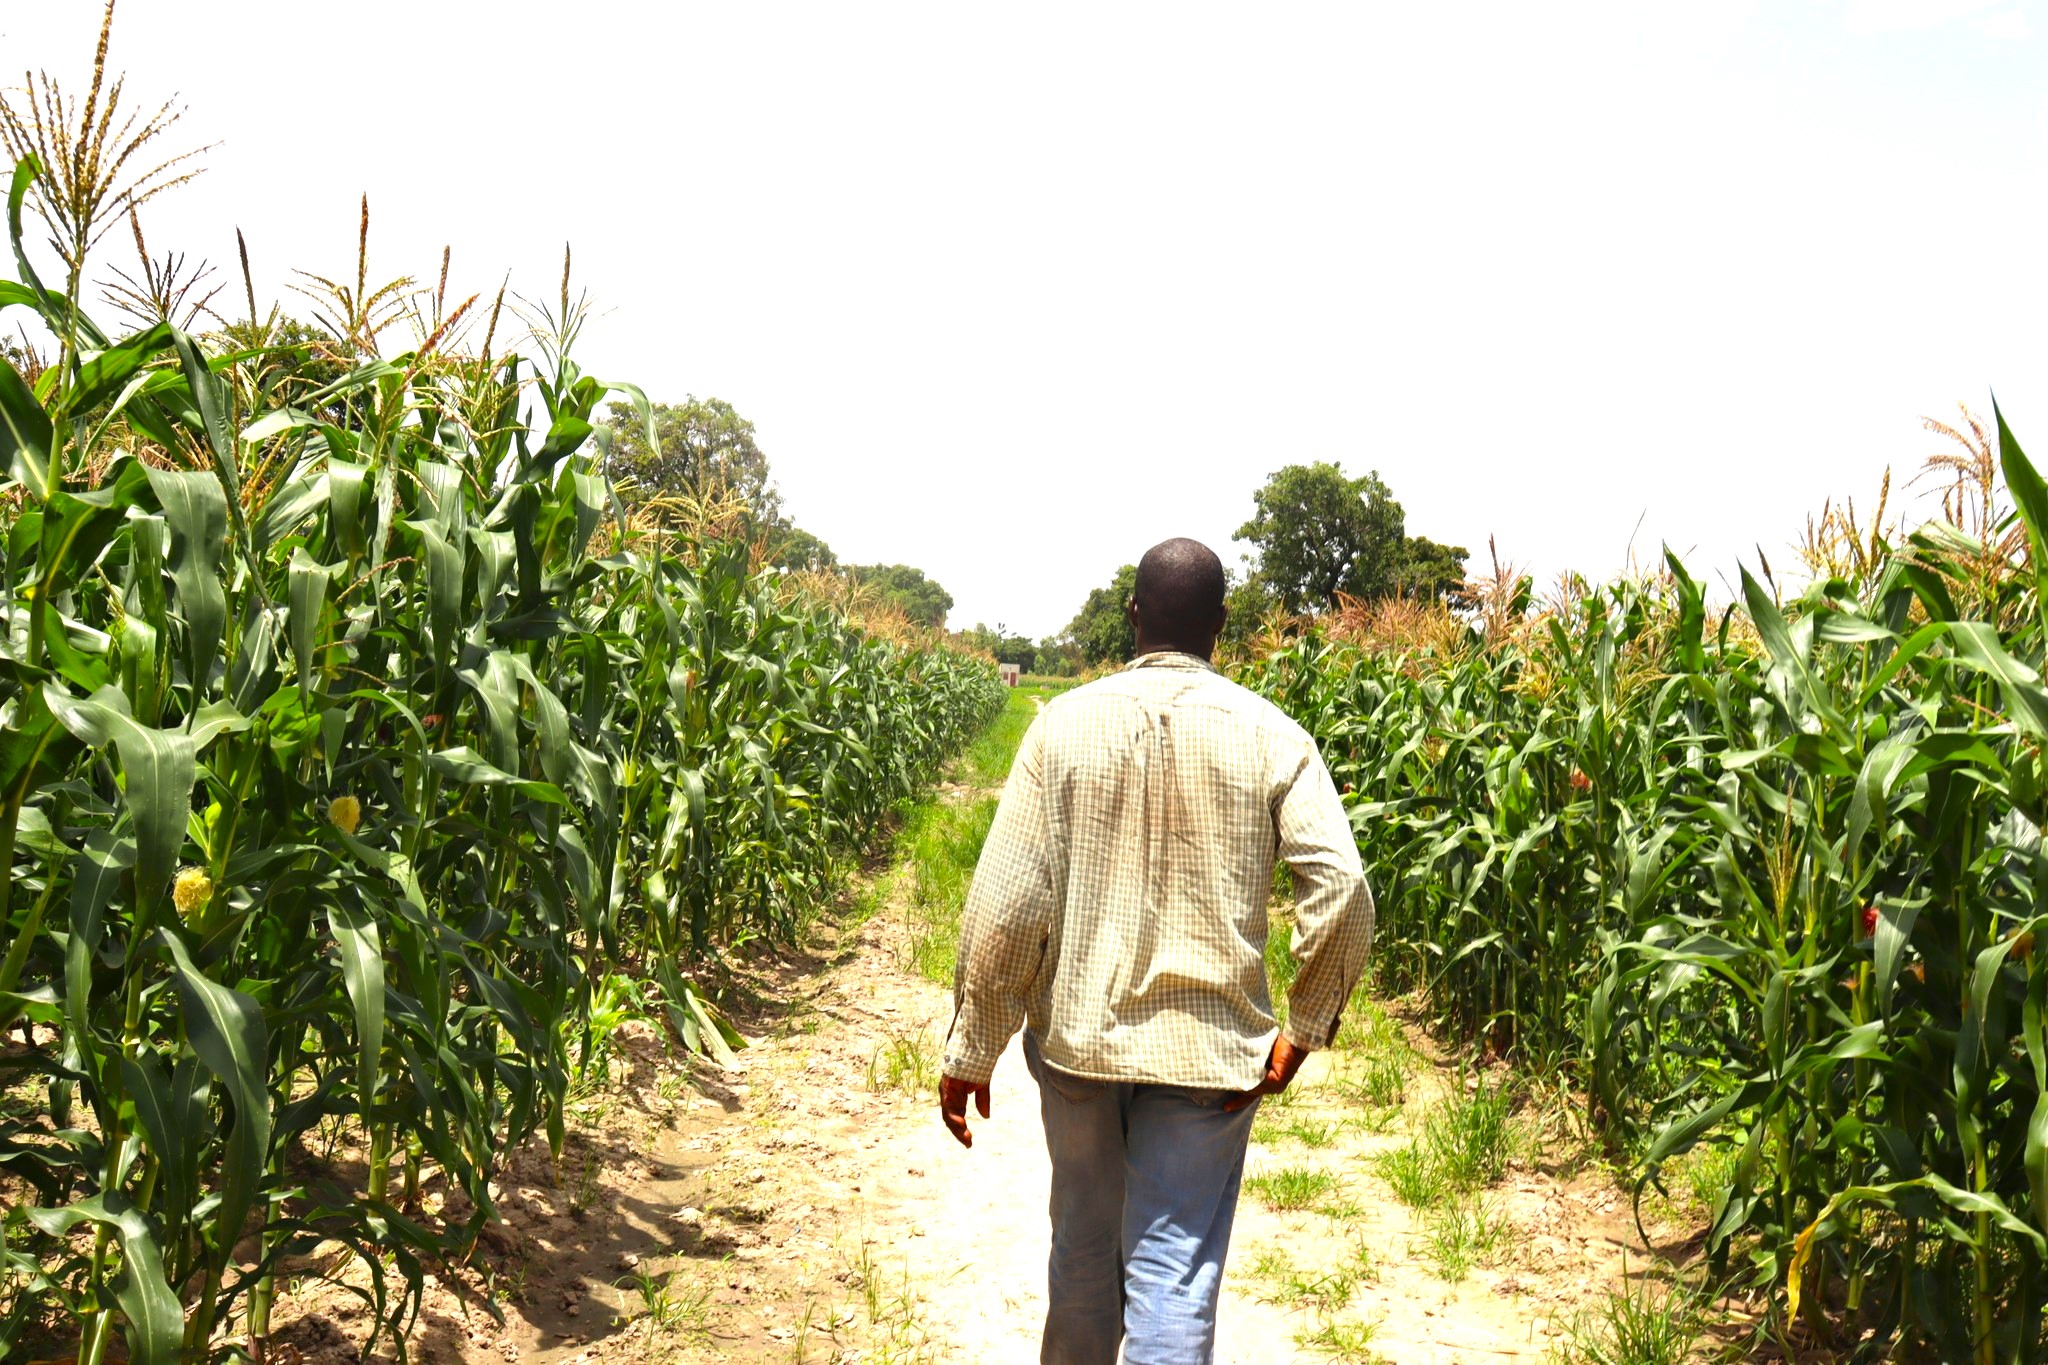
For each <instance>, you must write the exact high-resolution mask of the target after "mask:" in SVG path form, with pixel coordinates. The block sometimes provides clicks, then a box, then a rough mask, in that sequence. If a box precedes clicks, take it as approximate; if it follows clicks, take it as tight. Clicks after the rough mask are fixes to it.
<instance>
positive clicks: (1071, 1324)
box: [1024, 1030, 1259, 1365]
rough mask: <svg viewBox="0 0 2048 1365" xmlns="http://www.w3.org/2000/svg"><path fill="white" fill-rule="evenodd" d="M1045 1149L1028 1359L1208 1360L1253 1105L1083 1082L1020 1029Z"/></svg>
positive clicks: (1130, 1363)
mask: <svg viewBox="0 0 2048 1365" xmlns="http://www.w3.org/2000/svg"><path fill="white" fill-rule="evenodd" d="M1024 1063H1025V1065H1026V1066H1028V1067H1029V1068H1030V1069H1031V1076H1032V1079H1034V1080H1036V1081H1037V1082H1038V1102H1039V1110H1040V1112H1041V1113H1042V1114H1043V1116H1044V1119H1045V1146H1046V1150H1047V1152H1049V1153H1050V1154H1051V1156H1052V1200H1051V1205H1050V1209H1049V1211H1050V1213H1051V1214H1052V1257H1051V1261H1050V1264H1049V1266H1048V1269H1047V1276H1046V1279H1047V1286H1046V1287H1047V1299H1048V1300H1049V1302H1048V1304H1047V1307H1046V1312H1045V1336H1044V1339H1043V1345H1042V1347H1041V1348H1040V1352H1039V1360H1040V1361H1041V1362H1042V1365H1115V1361H1116V1358H1117V1356H1116V1352H1117V1345H1118V1343H1119V1342H1121V1343H1122V1344H1123V1348H1124V1362H1125V1365H1208V1362H1209V1361H1210V1360H1211V1359H1212V1358H1213V1357H1214V1355H1215V1351H1216V1300H1217V1296H1218V1295H1219V1294H1220V1292H1221V1291H1222V1288H1223V1258H1224V1256H1225V1255H1226V1254H1227V1253H1228V1252H1229V1250H1230V1225H1231V1221H1232V1219H1233V1218H1235V1217H1236V1215H1237V1186H1238V1181H1239V1179H1240V1178H1241V1177H1242V1176H1243V1174H1244V1151H1245V1144H1246V1143H1247V1142H1248V1141H1249V1140H1250V1138H1251V1131H1252V1115H1253V1114H1255V1113H1257V1112H1258V1107H1259V1106H1258V1103H1257V1102H1256V1101H1254V1102H1253V1103H1251V1104H1248V1105H1246V1106H1245V1107H1244V1108H1242V1109H1239V1110H1237V1111H1236V1112H1235V1113H1227V1112H1225V1110H1224V1108H1223V1101H1224V1100H1226V1099H1228V1098H1229V1096H1230V1092H1229V1091H1225V1090H1191V1089H1188V1088H1186V1087H1184V1086H1174V1085H1137V1084H1132V1083H1130V1082H1122V1081H1091V1080H1084V1079H1082V1078H1081V1077H1079V1076H1072V1075H1069V1074H1067V1073H1066V1072H1064V1071H1060V1070H1058V1069H1056V1068H1054V1067H1052V1066H1048V1065H1047V1064H1046V1062H1045V1059H1044V1058H1043V1057H1042V1056H1041V1055H1040V1054H1039V1050H1038V1039H1037V1038H1036V1037H1035V1036H1033V1035H1032V1034H1031V1033H1030V1032H1029V1031H1028V1030H1027V1031H1026V1032H1025V1034H1024Z"/></svg>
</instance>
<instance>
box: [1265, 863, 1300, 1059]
mask: <svg viewBox="0 0 2048 1365" xmlns="http://www.w3.org/2000/svg"><path fill="white" fill-rule="evenodd" d="M1286 870H1287V868H1286V865H1285V864H1284V863H1283V864H1280V865H1278V866H1277V867H1275V868H1274V875H1275V876H1276V877H1277V876H1278V875H1279V874H1280V873H1282V872H1284V871H1286ZM1291 910H1292V907H1291V906H1279V905H1275V906H1273V907H1271V908H1270V909H1269V910H1268V912H1267V915H1268V919H1267V921H1266V986H1267V989H1269V990H1270V991H1271V992H1272V995H1273V1017H1274V1018H1275V1019H1276V1020H1278V1021H1279V1022H1280V1023H1282V1024H1284V1023H1286V1022H1287V992H1288V991H1290V990H1292V989H1294V971H1295V961H1294V953H1293V951H1292V950H1291V949H1290V948H1289V947H1288V943H1289V941H1290V940H1291V939H1292V938H1293V937H1294V918H1293V915H1292V914H1291Z"/></svg>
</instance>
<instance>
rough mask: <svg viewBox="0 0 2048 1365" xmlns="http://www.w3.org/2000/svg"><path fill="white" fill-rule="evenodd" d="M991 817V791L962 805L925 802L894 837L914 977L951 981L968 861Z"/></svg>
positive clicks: (969, 878) (970, 868)
mask: <svg viewBox="0 0 2048 1365" xmlns="http://www.w3.org/2000/svg"><path fill="white" fill-rule="evenodd" d="M995 818H996V799H995V798H994V797H992V796H990V797H984V798H982V799H981V800H979V801H976V802H973V803H971V804H966V805H949V804H947V803H945V802H927V803H925V804H923V805H920V806H918V807H917V808H916V809H915V810H913V811H912V812H911V815H910V819H909V820H908V821H906V822H905V823H904V826H903V829H902V830H901V831H900V832H899V833H898V834H897V836H896V847H897V850H898V856H899V857H900V858H901V859H902V862H901V864H900V866H901V869H902V870H901V872H900V874H899V875H900V876H901V877H902V878H903V879H904V886H903V891H904V902H905V910H906V913H907V915H908V917H909V927H910V964H911V966H912V967H913V968H914V969H915V970H916V971H917V973H918V974H919V975H920V976H923V977H925V978H927V979H929V980H932V981H937V982H940V983H942V984H951V982H952V980H953V964H954V961H955V960H956V958H957V957H958V955H959V952H960V911H961V908H962V907H963V906H965V905H966V904H967V888H968V885H969V884H970V883H972V882H973V880H974V864H975V862H976V861H977V860H978V859H979V858H980V857H981V846H982V844H983V843H985V842H987V840H988V831H989V826H990V825H991V824H992V823H994V821H995Z"/></svg>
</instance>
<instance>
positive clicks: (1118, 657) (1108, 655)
mask: <svg viewBox="0 0 2048 1365" xmlns="http://www.w3.org/2000/svg"><path fill="white" fill-rule="evenodd" d="M1137 590H1138V566H1137V565H1135V564H1126V565H1124V566H1123V567H1122V568H1121V569H1118V570H1117V571H1116V577H1114V578H1112V579H1111V580H1110V581H1109V586H1108V587H1106V588H1097V589H1095V590H1094V591H1093V592H1091V593H1089V594H1088V600H1087V601H1086V602H1084V603H1082V604H1081V614H1080V615H1079V616H1076V617H1075V618H1074V619H1073V621H1072V622H1071V623H1070V624H1069V625H1068V626H1067V636H1068V638H1069V639H1071V640H1072V641H1073V642H1074V643H1075V644H1076V645H1078V646H1080V649H1081V657H1082V658H1084V659H1086V660H1087V661H1088V662H1089V663H1091V664H1102V663H1122V662H1123V661H1124V660H1126V659H1128V658H1130V657H1131V655H1132V653H1133V652H1134V651H1136V649H1137V647H1138V640H1137V635H1136V633H1135V632H1134V631H1133V630H1132V629H1131V621H1130V617H1129V616H1128V615H1126V614H1125V610H1124V608H1125V607H1126V606H1128V605H1129V603H1130V600H1131V594H1132V593H1134V592H1136V591H1137Z"/></svg>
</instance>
